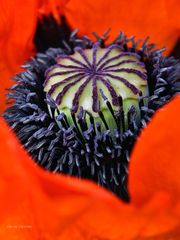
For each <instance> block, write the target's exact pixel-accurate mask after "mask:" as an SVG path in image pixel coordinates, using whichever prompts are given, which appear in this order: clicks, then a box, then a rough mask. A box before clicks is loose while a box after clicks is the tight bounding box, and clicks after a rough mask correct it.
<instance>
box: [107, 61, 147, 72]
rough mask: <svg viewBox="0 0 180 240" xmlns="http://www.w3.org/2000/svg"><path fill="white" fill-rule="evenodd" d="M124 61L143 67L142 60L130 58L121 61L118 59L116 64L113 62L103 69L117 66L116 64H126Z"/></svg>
mask: <svg viewBox="0 0 180 240" xmlns="http://www.w3.org/2000/svg"><path fill="white" fill-rule="evenodd" d="M126 63H133V64H136V65H139V66H141V67H144V64H143V63H142V62H138V61H136V60H130V59H129V60H122V61H120V62H118V63H116V64H113V65H109V66H107V67H105V68H103V70H107V69H110V68H113V67H118V66H120V65H122V64H126Z"/></svg>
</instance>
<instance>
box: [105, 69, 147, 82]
mask: <svg viewBox="0 0 180 240" xmlns="http://www.w3.org/2000/svg"><path fill="white" fill-rule="evenodd" d="M109 72H126V73H133V74H136V75H138V76H139V77H141V78H142V79H143V80H147V75H146V74H145V73H142V72H141V71H139V70H136V69H132V68H119V69H111V70H104V71H103V73H109Z"/></svg>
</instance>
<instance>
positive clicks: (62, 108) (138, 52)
mask: <svg viewBox="0 0 180 240" xmlns="http://www.w3.org/2000/svg"><path fill="white" fill-rule="evenodd" d="M95 36H96V41H95V42H94V41H92V40H91V39H89V38H88V37H86V36H83V37H82V38H79V37H77V36H76V33H72V35H71V39H70V41H69V42H68V43H66V44H65V47H64V48H56V49H52V48H50V49H48V50H47V51H46V52H45V53H39V54H37V56H36V57H34V58H32V59H31V61H29V62H28V63H27V64H26V65H25V66H24V68H25V69H26V70H25V71H24V72H21V73H19V74H17V75H16V76H15V78H14V79H15V81H16V82H17V83H16V84H15V85H14V86H13V87H12V88H11V90H10V91H9V93H8V98H9V100H10V101H11V103H12V101H13V104H12V105H11V106H10V107H8V108H7V110H6V111H5V113H4V117H5V119H6V121H7V122H8V123H9V125H10V126H11V127H12V129H13V130H14V131H15V133H16V135H17V137H18V138H19V140H20V141H21V143H22V144H23V146H24V147H25V149H26V150H27V151H28V152H29V154H30V155H31V156H32V158H33V159H34V160H35V161H36V162H37V163H38V164H39V165H41V166H42V167H43V168H45V169H47V170H49V171H53V172H59V173H64V174H68V175H72V176H76V177H79V178H85V179H90V180H92V181H94V182H96V183H98V185H100V186H103V187H105V188H107V189H109V190H110V191H112V192H113V193H115V194H116V195H117V196H119V197H120V198H122V199H124V200H126V201H128V200H129V194H128V189H127V179H128V163H129V155H130V153H131V151H132V148H133V146H134V143H135V141H136V139H137V137H138V135H139V133H140V131H141V129H142V128H144V127H145V126H146V123H147V122H149V121H150V119H151V117H152V115H153V114H154V112H155V111H156V110H157V109H159V108H160V107H162V106H163V105H164V104H165V103H166V102H168V101H169V100H170V99H171V98H172V97H173V96H174V95H175V94H176V93H177V92H178V91H179V82H180V64H179V62H178V61H176V60H175V59H173V58H167V57H163V56H162V51H163V50H162V49H159V50H156V49H155V45H154V44H147V40H148V38H147V39H146V40H145V41H144V42H143V43H142V44H140V42H139V41H137V42H135V40H134V38H133V37H131V38H127V37H126V36H125V35H123V34H122V33H120V34H119V35H118V36H117V38H116V39H115V40H114V42H113V43H112V44H109V45H106V44H105V41H106V38H107V33H106V34H104V35H103V37H102V38H101V37H99V36H97V35H95ZM43 41H44V40H43ZM62 45H63V44H61V45H60V46H62ZM152 181H153V179H152Z"/></svg>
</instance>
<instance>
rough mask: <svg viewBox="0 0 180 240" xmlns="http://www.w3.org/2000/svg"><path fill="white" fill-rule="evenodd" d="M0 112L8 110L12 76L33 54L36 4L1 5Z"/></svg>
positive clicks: (29, 0) (4, 1) (19, 0)
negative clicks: (7, 104)
mask: <svg viewBox="0 0 180 240" xmlns="http://www.w3.org/2000/svg"><path fill="white" fill-rule="evenodd" d="M0 5H1V7H0V51H1V56H0V76H1V86H0V103H1V104H0V112H2V110H3V109H4V108H5V96H4V94H5V88H8V87H10V86H11V85H12V81H11V79H10V78H11V77H12V75H13V74H14V73H15V72H17V71H19V66H20V65H21V64H22V63H23V61H24V60H25V59H26V58H28V57H29V56H30V54H32V38H33V34H34V30H35V24H36V15H37V11H36V9H37V1H36V0H27V1H26V3H25V4H24V1H22V0H16V1H7V0H2V1H1V3H0Z"/></svg>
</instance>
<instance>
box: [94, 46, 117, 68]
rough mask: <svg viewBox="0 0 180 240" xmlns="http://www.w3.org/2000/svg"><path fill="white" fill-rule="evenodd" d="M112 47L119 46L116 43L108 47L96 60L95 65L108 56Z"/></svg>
mask: <svg viewBox="0 0 180 240" xmlns="http://www.w3.org/2000/svg"><path fill="white" fill-rule="evenodd" d="M114 48H118V49H119V46H118V45H117V44H113V45H111V46H109V47H108V49H107V51H106V52H105V53H104V54H103V56H102V57H101V58H100V59H99V61H98V62H97V65H96V66H97V67H98V66H99V64H100V63H101V62H102V61H103V60H105V59H106V57H108V55H109V53H110V52H111V51H112V50H113V49H114Z"/></svg>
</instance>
